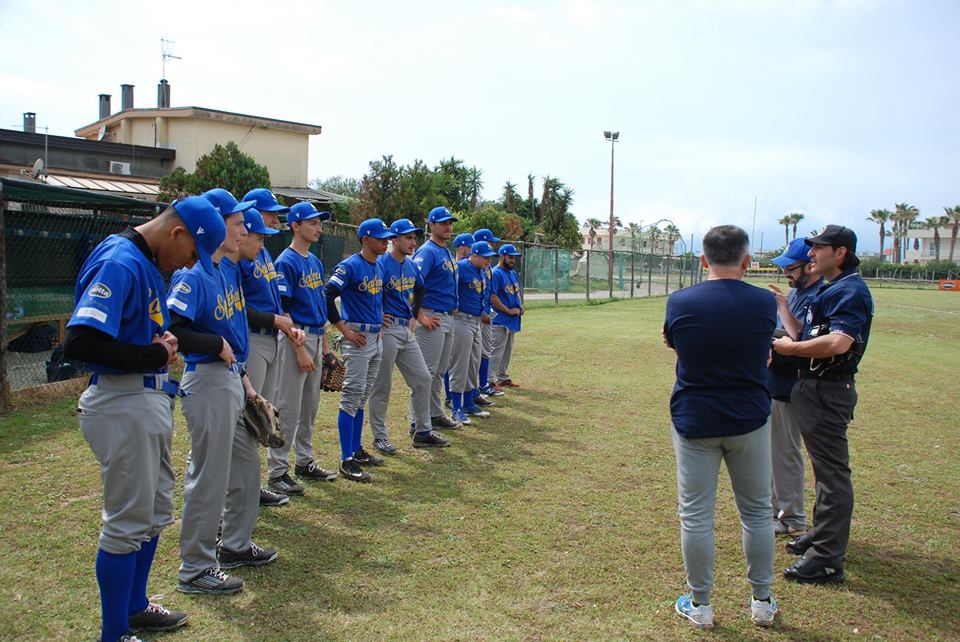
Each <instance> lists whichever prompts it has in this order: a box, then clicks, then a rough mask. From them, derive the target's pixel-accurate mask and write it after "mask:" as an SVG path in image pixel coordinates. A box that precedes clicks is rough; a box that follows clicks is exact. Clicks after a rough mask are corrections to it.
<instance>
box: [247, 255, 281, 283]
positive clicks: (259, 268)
mask: <svg viewBox="0 0 960 642" xmlns="http://www.w3.org/2000/svg"><path fill="white" fill-rule="evenodd" d="M253 278H255V279H266V280H267V281H272V280H274V279H275V278H277V269H276V268H275V267H273V263H272V262H270V261H267V263H266V264H263V263H261V262H260V259H254V261H253Z"/></svg>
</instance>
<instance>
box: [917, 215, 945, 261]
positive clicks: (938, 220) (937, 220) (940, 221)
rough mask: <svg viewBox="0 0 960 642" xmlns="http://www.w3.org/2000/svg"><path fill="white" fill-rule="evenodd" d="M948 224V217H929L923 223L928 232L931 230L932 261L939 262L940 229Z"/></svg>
mask: <svg viewBox="0 0 960 642" xmlns="http://www.w3.org/2000/svg"><path fill="white" fill-rule="evenodd" d="M949 223H950V217H949V216H930V217H928V218H927V220H925V221H924V222H923V226H924V227H925V228H927V229H928V230H933V251H934V254H935V256H934V260H936V261H937V262H938V263H939V262H940V228H941V227H946V226H947V225H948V224H949Z"/></svg>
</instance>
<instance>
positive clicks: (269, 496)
mask: <svg viewBox="0 0 960 642" xmlns="http://www.w3.org/2000/svg"><path fill="white" fill-rule="evenodd" d="M289 503H290V498H289V497H287V496H286V495H284V494H283V493H275V492H273V491H272V490H270V489H269V488H266V487H264V486H261V487H260V505H261V506H283V505H284V504H289Z"/></svg>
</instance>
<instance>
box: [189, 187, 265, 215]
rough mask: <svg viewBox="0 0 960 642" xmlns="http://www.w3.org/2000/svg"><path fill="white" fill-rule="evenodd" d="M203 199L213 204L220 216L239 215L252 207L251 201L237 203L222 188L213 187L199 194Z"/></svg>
mask: <svg viewBox="0 0 960 642" xmlns="http://www.w3.org/2000/svg"><path fill="white" fill-rule="evenodd" d="M201 196H203V197H204V198H205V199H207V200H208V201H210V202H211V203H213V206H214V207H215V208H217V210H218V211H219V212H220V216H230V215H231V214H241V213H243V212H246V211H247V210H248V209H250V208H251V207H253V206H254V202H253V201H244V202H242V203H241V202H239V201H237V199H236V198H234V196H233V194H231V193H230V192H228V191H227V190H225V189H223V188H222V187H214V188H213V189H210V190H207V191H206V192H204V193H203V194H201Z"/></svg>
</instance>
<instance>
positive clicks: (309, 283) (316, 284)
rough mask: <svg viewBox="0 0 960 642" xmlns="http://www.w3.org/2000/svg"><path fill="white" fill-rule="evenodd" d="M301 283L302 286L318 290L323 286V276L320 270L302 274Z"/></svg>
mask: <svg viewBox="0 0 960 642" xmlns="http://www.w3.org/2000/svg"><path fill="white" fill-rule="evenodd" d="M299 285H300V287H301V288H310V289H311V290H316V289H317V288H322V287H323V277H322V276H320V273H319V272H310V273H308V274H301V275H300V282H299Z"/></svg>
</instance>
